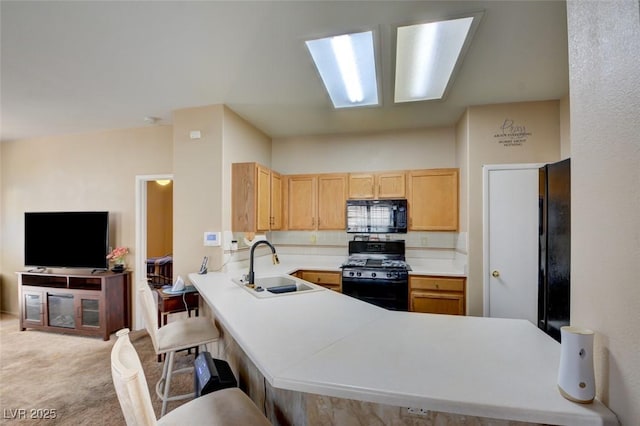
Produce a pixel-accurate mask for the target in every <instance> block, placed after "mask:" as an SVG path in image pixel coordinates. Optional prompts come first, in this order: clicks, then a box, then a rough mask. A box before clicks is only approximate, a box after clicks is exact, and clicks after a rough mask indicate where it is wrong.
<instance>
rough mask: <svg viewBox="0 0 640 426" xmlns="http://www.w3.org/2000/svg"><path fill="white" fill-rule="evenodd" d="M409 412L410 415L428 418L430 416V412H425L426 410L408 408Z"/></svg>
mask: <svg viewBox="0 0 640 426" xmlns="http://www.w3.org/2000/svg"><path fill="white" fill-rule="evenodd" d="M407 412H408V413H409V414H415V415H417V416H426V415H428V414H429V410H425V409H424V408H413V407H409V408H407Z"/></svg>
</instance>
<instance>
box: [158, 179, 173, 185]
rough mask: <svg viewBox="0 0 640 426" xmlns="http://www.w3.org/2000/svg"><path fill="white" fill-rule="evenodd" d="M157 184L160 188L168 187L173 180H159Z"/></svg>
mask: <svg viewBox="0 0 640 426" xmlns="http://www.w3.org/2000/svg"><path fill="white" fill-rule="evenodd" d="M156 183H157V184H158V185H160V186H167V185H169V184H170V183H171V179H157V180H156Z"/></svg>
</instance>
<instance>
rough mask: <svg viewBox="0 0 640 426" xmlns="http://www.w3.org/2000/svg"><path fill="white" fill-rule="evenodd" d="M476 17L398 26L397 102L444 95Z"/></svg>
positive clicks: (422, 99)
mask: <svg viewBox="0 0 640 426" xmlns="http://www.w3.org/2000/svg"><path fill="white" fill-rule="evenodd" d="M473 20H474V18H473V17H467V18H460V19H452V20H448V21H439V22H431V23H426V24H418V25H409V26H404V27H398V32H397V44H396V81H395V99H394V100H395V102H413V101H424V100H431V99H441V98H442V97H443V96H444V93H445V91H446V89H447V86H448V85H449V81H450V79H451V75H452V73H453V71H454V69H455V67H456V64H457V63H458V61H459V58H460V54H461V52H462V49H463V47H464V45H465V42H466V40H467V38H468V36H469V33H470V29H471V24H472V23H473Z"/></svg>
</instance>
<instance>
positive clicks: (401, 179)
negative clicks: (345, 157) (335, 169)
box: [349, 172, 406, 199]
mask: <svg viewBox="0 0 640 426" xmlns="http://www.w3.org/2000/svg"><path fill="white" fill-rule="evenodd" d="M405 197H406V189H405V172H380V173H351V174H349V198H350V199H375V198H405Z"/></svg>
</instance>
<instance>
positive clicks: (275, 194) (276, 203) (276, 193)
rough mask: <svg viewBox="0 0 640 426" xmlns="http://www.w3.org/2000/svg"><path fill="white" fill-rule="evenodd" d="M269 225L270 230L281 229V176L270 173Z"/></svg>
mask: <svg viewBox="0 0 640 426" xmlns="http://www.w3.org/2000/svg"><path fill="white" fill-rule="evenodd" d="M270 210H271V225H270V229H272V230H278V229H282V176H281V175H280V173H276V172H274V171H273V170H272V171H271V209H270Z"/></svg>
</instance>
